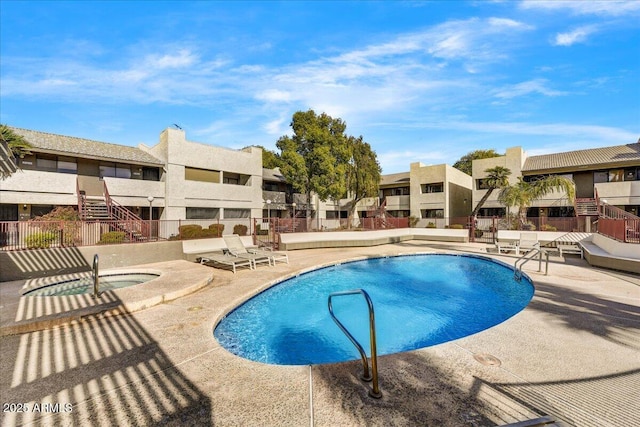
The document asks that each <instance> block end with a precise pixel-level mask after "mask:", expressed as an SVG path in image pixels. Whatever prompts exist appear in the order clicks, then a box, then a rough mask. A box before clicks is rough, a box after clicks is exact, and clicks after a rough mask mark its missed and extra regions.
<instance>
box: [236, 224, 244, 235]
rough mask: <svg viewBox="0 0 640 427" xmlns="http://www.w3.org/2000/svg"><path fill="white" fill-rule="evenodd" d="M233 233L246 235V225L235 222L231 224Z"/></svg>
mask: <svg viewBox="0 0 640 427" xmlns="http://www.w3.org/2000/svg"><path fill="white" fill-rule="evenodd" d="M233 234H237V235H238V236H246V235H247V226H246V225H244V224H236V225H234V226H233Z"/></svg>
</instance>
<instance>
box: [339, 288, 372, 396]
mask: <svg viewBox="0 0 640 427" xmlns="http://www.w3.org/2000/svg"><path fill="white" fill-rule="evenodd" d="M354 294H362V296H364V298H365V300H366V301H367V305H368V309H369V339H370V346H371V371H372V375H370V374H369V363H368V361H367V355H366V353H365V352H364V349H363V348H362V346H361V345H360V343H359V342H358V341H357V340H356V339H355V338H354V337H353V335H351V333H350V332H349V331H348V330H347V328H345V326H344V325H343V324H342V322H340V321H339V320H338V318H337V317H336V316H335V314H334V313H333V306H332V304H331V298H332V297H334V296H343V295H354ZM327 303H328V306H329V314H330V315H331V318H332V319H333V321H334V322H335V323H336V324H337V325H338V327H339V328H340V329H341V330H342V332H344V334H345V335H346V336H347V338H349V340H350V341H351V343H352V344H353V345H354V346H355V347H356V349H357V350H358V352H359V353H360V358H361V359H362V366H363V370H364V372H363V374H362V376H361V377H360V378H361V379H362V380H363V381H371V380H372V379H373V384H372V389H371V390H369V396H371V397H373V398H376V399H379V398H381V397H382V393H381V392H380V388H379V387H378V351H377V348H376V321H375V313H374V310H373V302H372V301H371V298H370V297H369V294H367V293H366V292H365V291H364V289H354V290H351V291H342V292H334V293H332V294H330V295H329V299H328V302H327Z"/></svg>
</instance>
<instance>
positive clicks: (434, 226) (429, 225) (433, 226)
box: [426, 222, 436, 228]
mask: <svg viewBox="0 0 640 427" xmlns="http://www.w3.org/2000/svg"><path fill="white" fill-rule="evenodd" d="M426 228H436V224H435V223H433V222H430V223H428V224H427V227H426Z"/></svg>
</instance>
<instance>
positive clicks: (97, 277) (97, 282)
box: [92, 254, 100, 299]
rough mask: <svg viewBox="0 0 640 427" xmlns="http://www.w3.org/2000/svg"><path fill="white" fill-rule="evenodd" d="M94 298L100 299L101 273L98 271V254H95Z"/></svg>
mask: <svg viewBox="0 0 640 427" xmlns="http://www.w3.org/2000/svg"><path fill="white" fill-rule="evenodd" d="M92 270H93V298H95V299H98V298H99V297H100V290H99V289H98V288H99V286H100V274H99V271H98V254H95V255H94V256H93V268H92Z"/></svg>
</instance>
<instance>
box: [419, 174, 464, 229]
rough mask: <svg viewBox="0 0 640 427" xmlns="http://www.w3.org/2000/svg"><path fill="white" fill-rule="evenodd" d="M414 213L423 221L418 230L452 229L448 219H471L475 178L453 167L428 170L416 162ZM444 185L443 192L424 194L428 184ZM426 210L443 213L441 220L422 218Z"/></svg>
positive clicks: (420, 222)
mask: <svg viewBox="0 0 640 427" xmlns="http://www.w3.org/2000/svg"><path fill="white" fill-rule="evenodd" d="M409 176H410V192H411V196H410V206H411V208H410V210H411V215H412V216H415V217H416V218H420V220H419V221H418V223H417V225H416V226H417V227H425V226H426V225H427V224H428V223H429V222H433V223H434V224H436V225H437V226H438V227H443V226H445V225H449V220H448V218H452V217H464V216H468V215H469V213H470V212H471V210H470V205H471V186H472V178H471V177H470V176H469V175H467V174H465V173H464V172H461V171H459V170H458V169H455V168H454V167H452V166H449V165H446V164H441V165H433V166H426V165H424V164H422V163H419V162H415V163H411V165H410V172H409ZM438 183H442V185H443V188H442V190H443V191H442V192H435V193H424V192H423V186H424V185H425V184H438ZM425 209H429V210H431V209H436V210H442V217H441V218H422V212H423V211H424V210H425Z"/></svg>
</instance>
